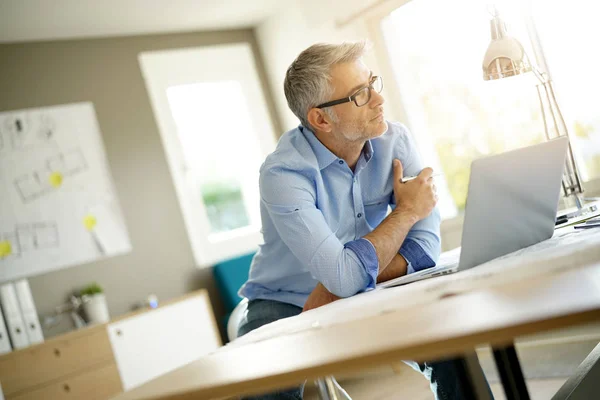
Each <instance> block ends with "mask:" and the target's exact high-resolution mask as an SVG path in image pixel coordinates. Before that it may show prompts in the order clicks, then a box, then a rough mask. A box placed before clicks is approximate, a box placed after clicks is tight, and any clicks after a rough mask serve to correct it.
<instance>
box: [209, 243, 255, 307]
mask: <svg viewBox="0 0 600 400" xmlns="http://www.w3.org/2000/svg"><path fill="white" fill-rule="evenodd" d="M254 254H255V253H251V254H246V255H243V256H240V257H236V258H233V259H231V260H227V261H223V262H221V263H219V264H217V265H215V267H214V270H213V274H214V277H215V281H216V284H217V288H218V289H219V293H221V297H222V298H223V305H224V306H225V312H226V313H230V312H231V311H233V309H234V308H235V306H236V305H237V304H238V303H239V302H240V301H241V300H242V298H241V297H240V296H238V294H237V292H238V290H240V288H241V287H242V285H243V284H244V283H245V282H246V281H247V280H248V271H249V270H250V264H251V263H252V258H253V257H254Z"/></svg>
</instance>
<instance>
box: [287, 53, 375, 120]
mask: <svg viewBox="0 0 600 400" xmlns="http://www.w3.org/2000/svg"><path fill="white" fill-rule="evenodd" d="M367 50H368V45H367V42H366V41H360V42H344V43H342V44H325V43H317V44H314V45H312V46H310V47H309V48H307V49H306V50H304V51H303V52H302V53H300V55H299V56H298V57H297V58H296V59H295V60H294V62H293V63H292V64H291V65H290V67H289V68H288V70H287V72H286V74H285V81H284V82H283V91H284V92H285V98H286V99H287V102H288V106H289V107H290V110H292V112H293V113H294V114H295V115H296V117H298V119H299V120H300V122H301V123H302V125H304V126H306V127H308V128H311V129H313V130H314V128H313V127H312V126H311V125H310V123H309V122H308V118H307V114H308V110H310V109H311V108H313V107H315V106H317V105H319V104H322V103H325V102H326V101H328V100H329V97H330V96H331V95H332V94H333V91H334V88H333V87H332V86H331V67H332V66H334V65H336V64H342V63H347V62H353V61H356V60H358V59H360V58H361V57H362V56H363V55H364V54H365V53H366V52H367ZM323 111H325V112H326V113H327V114H328V115H329V116H330V117H331V118H332V119H334V120H335V114H334V113H332V110H328V109H326V108H325V109H323Z"/></svg>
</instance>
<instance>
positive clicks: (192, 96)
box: [167, 81, 263, 241]
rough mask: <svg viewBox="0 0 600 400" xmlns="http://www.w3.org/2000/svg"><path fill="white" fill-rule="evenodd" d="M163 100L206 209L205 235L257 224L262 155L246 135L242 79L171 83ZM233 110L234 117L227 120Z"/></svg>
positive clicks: (249, 122) (248, 121)
mask: <svg viewBox="0 0 600 400" xmlns="http://www.w3.org/2000/svg"><path fill="white" fill-rule="evenodd" d="M167 98H168V99H169V105H170V108H171V114H172V115H173V118H174V119H175V124H176V125H177V135H178V136H179V141H180V142H181V147H182V150H183V157H184V160H185V164H186V166H187V173H188V174H189V175H190V179H191V180H195V182H194V187H196V188H197V190H199V191H200V193H201V197H202V201H203V202H204V206H205V207H206V213H207V216H208V220H209V223H210V236H209V239H212V240H213V241H214V240H215V239H216V240H218V238H219V236H221V237H223V236H224V235H226V232H229V231H233V230H235V229H239V228H244V227H248V226H254V227H255V228H259V227H260V215H259V208H258V206H257V205H258V204H259V198H258V183H257V179H256V173H257V171H258V168H259V167H260V162H261V161H262V159H263V157H262V155H261V153H260V147H259V146H258V143H257V140H256V138H255V137H253V136H251V135H248V128H247V127H249V126H252V120H251V118H250V113H249V110H248V105H247V103H246V99H245V98H244V94H243V91H242V86H241V85H240V83H239V82H237V81H222V82H204V83H193V84H188V85H181V86H173V87H170V88H168V89H167ZM224 104H227V107H223V105H224ZM232 113H233V114H235V115H236V118H230V116H231V114H232ZM225 121H226V122H227V123H224V122H225ZM232 143H235V146H232ZM240 165H244V166H245V167H244V168H240ZM245 183H246V185H245V187H244V184H245Z"/></svg>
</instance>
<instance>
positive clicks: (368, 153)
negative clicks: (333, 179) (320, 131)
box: [298, 125, 373, 169]
mask: <svg viewBox="0 0 600 400" xmlns="http://www.w3.org/2000/svg"><path fill="white" fill-rule="evenodd" d="M298 129H299V130H300V132H302V134H303V135H304V137H305V138H306V140H307V141H308V143H309V144H310V147H311V148H312V149H313V151H314V153H315V156H316V157H317V164H318V165H319V169H323V168H325V167H327V166H329V164H331V163H332V162H334V161H335V160H337V159H338V156H336V155H335V154H333V153H332V152H331V150H329V149H328V148H327V147H325V145H324V144H323V143H321V141H320V140H319V139H317V137H316V136H315V134H314V133H313V131H311V130H310V129H309V128H307V127H305V126H302V125H299V126H298ZM363 154H364V156H365V161H366V162H369V160H370V159H371V157H373V145H372V144H371V140H367V142H366V143H365V147H363Z"/></svg>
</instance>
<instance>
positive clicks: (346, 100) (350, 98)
mask: <svg viewBox="0 0 600 400" xmlns="http://www.w3.org/2000/svg"><path fill="white" fill-rule="evenodd" d="M378 79H379V80H380V81H381V90H379V91H378V92H377V93H381V91H382V90H383V78H382V77H381V76H378V75H374V76H373V77H372V78H371V82H369V84H368V85H367V86H365V87H363V88H360V89H358V90H357V91H356V92H354V93H353V94H352V95H350V96H348V97H344V98H343V99H338V100H331V101H328V102H327V103H323V104H319V105H318V106H316V107H315V108H325V107H331V106H337V105H338V104H344V103H349V102H351V101H353V102H354V104H355V105H356V107H362V106H364V105H367V104H369V101H371V90H375V88H373V84H374V83H375V82H376V81H377V80H378ZM365 89H367V90H368V91H369V97H368V98H367V101H366V102H365V103H364V104H361V105H360V106H359V105H358V103H357V102H356V96H358V94H359V93H360V92H361V91H363V90H365Z"/></svg>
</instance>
